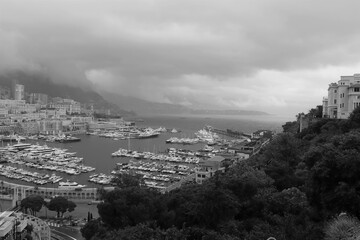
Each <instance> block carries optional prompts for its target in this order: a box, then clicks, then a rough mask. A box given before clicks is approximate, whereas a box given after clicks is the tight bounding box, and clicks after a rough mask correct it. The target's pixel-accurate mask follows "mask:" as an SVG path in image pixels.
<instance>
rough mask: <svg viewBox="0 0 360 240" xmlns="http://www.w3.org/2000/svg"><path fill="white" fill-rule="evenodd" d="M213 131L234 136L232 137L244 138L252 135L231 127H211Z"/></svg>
mask: <svg viewBox="0 0 360 240" xmlns="http://www.w3.org/2000/svg"><path fill="white" fill-rule="evenodd" d="M211 131H212V132H214V133H217V134H221V135H225V136H228V137H232V138H238V139H240V138H243V137H251V135H250V134H246V133H243V132H240V131H236V130H231V129H226V130H223V129H217V128H212V129H211Z"/></svg>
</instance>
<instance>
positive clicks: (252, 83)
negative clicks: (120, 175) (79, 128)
mask: <svg viewBox="0 0 360 240" xmlns="http://www.w3.org/2000/svg"><path fill="white" fill-rule="evenodd" d="M359 7H360V3H359V2H358V1H354V0H349V1H346V3H344V2H340V1H330V2H329V1H325V0H319V1H316V2H314V1H309V0H305V1H298V2H290V1H284V0H274V1H271V2H270V1H266V0H254V1H251V2H244V1H237V0H224V1H213V0H200V1H195V2H194V1H192V0H183V1H177V0H175V1H165V0H154V1H145V2H144V1H140V0H132V1H128V0H117V1H112V0H108V1H101V2H100V1H95V0H86V1H85V0H79V1H75V2H74V1H70V0H64V1H44V0H32V1H31V3H29V2H26V3H25V4H24V2H23V1H21V0H11V1H10V0H4V1H1V2H0V39H1V44H0V71H1V70H9V69H10V70H11V69H12V70H14V69H15V70H18V69H21V70H28V71H39V72H41V73H44V74H46V75H47V76H50V77H51V79H52V81H54V82H57V83H66V84H71V85H74V86H80V87H82V88H83V89H86V88H88V87H89V86H90V87H91V88H93V87H94V88H96V89H97V91H102V92H104V91H107V92H111V93H116V94H120V95H126V96H131V97H136V98H139V99H142V100H147V101H151V102H159V103H167V104H175V105H181V106H184V107H191V108H205V109H208V108H210V109H243V110H253V109H256V110H259V111H265V112H270V113H278V114H289V115H292V116H293V115H295V114H296V113H298V112H303V111H306V109H309V108H311V107H313V106H315V105H318V104H321V99H322V96H323V95H326V93H327V86H328V84H329V83H330V82H334V81H337V80H338V79H339V77H340V76H341V75H352V74H354V73H356V72H359V69H360V59H359V57H358V56H359V53H360V47H359V45H358V40H359V38H360V34H359V33H358V31H356V30H354V29H357V23H358V22H359V20H360V15H359V14H358V13H357V9H359ZM344 12H346V17H335V16H338V15H339V14H340V13H344ZM209 105H211V106H209Z"/></svg>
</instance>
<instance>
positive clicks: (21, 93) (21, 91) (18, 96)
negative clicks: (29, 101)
mask: <svg viewBox="0 0 360 240" xmlns="http://www.w3.org/2000/svg"><path fill="white" fill-rule="evenodd" d="M24 97H25V87H24V85H21V84H15V89H14V100H23V99H24Z"/></svg>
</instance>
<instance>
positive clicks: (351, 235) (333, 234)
mask: <svg viewBox="0 0 360 240" xmlns="http://www.w3.org/2000/svg"><path fill="white" fill-rule="evenodd" d="M324 232H325V240H337V239H355V240H357V239H360V222H359V220H358V219H357V218H355V217H351V216H347V215H346V214H345V215H340V216H338V217H337V218H334V219H333V220H331V221H330V222H329V223H328V224H327V225H326V227H325V230H324Z"/></svg>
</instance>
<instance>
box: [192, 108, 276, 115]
mask: <svg viewBox="0 0 360 240" xmlns="http://www.w3.org/2000/svg"><path fill="white" fill-rule="evenodd" d="M191 114H198V115H247V116H253V115H269V113H266V112H260V111H249V110H211V109H194V110H192V111H191Z"/></svg>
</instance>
